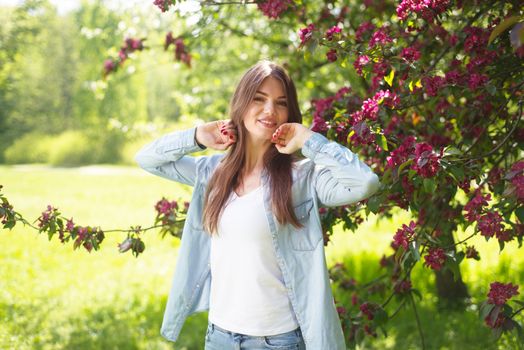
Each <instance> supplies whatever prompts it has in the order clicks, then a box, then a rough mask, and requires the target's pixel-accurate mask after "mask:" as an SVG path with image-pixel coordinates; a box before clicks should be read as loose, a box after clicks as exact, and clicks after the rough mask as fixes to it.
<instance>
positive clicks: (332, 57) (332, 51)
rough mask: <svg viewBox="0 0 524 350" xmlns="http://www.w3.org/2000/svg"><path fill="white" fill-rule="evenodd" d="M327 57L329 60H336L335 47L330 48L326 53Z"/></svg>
mask: <svg viewBox="0 0 524 350" xmlns="http://www.w3.org/2000/svg"><path fill="white" fill-rule="evenodd" d="M326 58H327V60H328V61H329V62H335V61H336V60H337V58H338V57H337V50H335V49H330V50H329V51H328V52H327V53H326Z"/></svg>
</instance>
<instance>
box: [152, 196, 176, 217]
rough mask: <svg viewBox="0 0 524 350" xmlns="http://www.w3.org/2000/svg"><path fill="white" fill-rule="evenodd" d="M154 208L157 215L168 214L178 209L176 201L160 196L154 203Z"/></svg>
mask: <svg viewBox="0 0 524 350" xmlns="http://www.w3.org/2000/svg"><path fill="white" fill-rule="evenodd" d="M155 209H156V211H157V213H158V214H159V215H160V214H163V215H170V214H173V213H174V212H175V211H176V210H177V209H178V203H177V202H176V201H169V200H167V199H166V198H162V199H161V200H159V201H158V202H157V203H156V204H155Z"/></svg>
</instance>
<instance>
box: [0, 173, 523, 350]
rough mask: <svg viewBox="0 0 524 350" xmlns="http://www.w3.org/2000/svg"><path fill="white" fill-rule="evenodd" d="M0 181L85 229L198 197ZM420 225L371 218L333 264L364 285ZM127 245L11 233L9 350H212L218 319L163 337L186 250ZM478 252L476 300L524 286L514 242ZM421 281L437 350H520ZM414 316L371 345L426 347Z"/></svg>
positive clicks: (149, 184) (158, 242)
mask: <svg viewBox="0 0 524 350" xmlns="http://www.w3.org/2000/svg"><path fill="white" fill-rule="evenodd" d="M0 184H2V185H4V189H3V193H4V194H5V195H6V196H7V198H8V199H9V200H10V202H11V203H12V204H13V205H14V207H15V209H16V210H17V211H19V212H20V213H22V214H23V215H24V216H25V217H26V218H27V219H29V220H35V219H36V218H37V217H38V216H39V215H40V213H41V212H42V211H43V210H44V209H45V208H46V206H47V205H48V204H51V205H53V206H55V207H58V208H59V209H60V211H61V212H62V213H63V214H64V215H65V216H66V217H73V218H74V221H75V222H76V223H79V224H82V225H96V226H101V227H102V228H104V229H106V230H108V229H113V228H127V227H129V226H130V225H142V226H144V227H145V226H148V225H150V224H152V222H153V219H154V209H153V205H154V204H155V203H156V201H157V200H158V199H160V198H161V197H162V196H166V197H168V198H170V199H177V198H182V199H185V200H188V199H189V195H190V193H191V192H190V191H191V189H190V188H189V187H186V186H182V185H178V184H176V183H174V182H169V181H166V180H163V179H161V178H158V177H155V176H151V175H148V174H147V173H145V172H144V171H142V170H140V169H138V168H136V167H113V166H103V167H84V168H74V169H60V168H57V169H53V168H48V167H39V166H20V167H6V166H0ZM408 221H409V217H408V216H407V215H406V214H405V213H400V214H399V215H398V216H396V217H395V218H394V219H393V220H391V221H388V222H382V223H379V224H376V223H375V220H374V218H370V219H369V220H368V221H367V222H366V223H365V224H364V225H363V226H362V228H361V229H360V230H359V231H358V232H357V233H355V234H352V233H343V232H337V234H336V235H335V236H334V237H333V241H332V243H331V244H330V245H328V247H327V249H326V251H327V259H328V263H329V264H332V263H334V262H337V261H344V262H345V263H346V264H347V266H348V267H349V268H350V271H351V273H352V274H353V275H354V278H355V279H356V280H357V281H363V282H364V281H367V280H369V279H370V278H372V276H374V275H376V274H377V271H378V259H379V258H380V256H382V253H383V252H385V251H387V246H388V245H389V243H390V241H391V237H392V235H393V234H394V232H395V231H396V229H397V227H399V226H400V225H401V224H402V223H406V222H408ZM465 234H467V233H465ZM459 236H460V237H462V235H459ZM123 238H124V234H123V233H108V234H107V238H106V241H105V242H104V243H103V245H102V249H101V250H100V251H98V252H92V253H90V254H89V253H87V252H86V251H84V250H78V251H73V249H72V245H71V244H68V245H62V244H61V243H59V242H58V240H56V239H55V240H53V241H51V242H49V241H48V240H47V237H45V236H43V235H38V234H37V233H36V232H35V231H34V230H32V229H30V228H24V227H23V226H16V227H15V229H14V230H12V231H4V230H2V231H0V247H1V250H0V320H1V321H0V349H4V348H5V349H17V350H18V349H46V350H47V349H195V350H198V349H202V348H203V339H204V333H205V327H206V323H207V315H206V314H199V315H197V316H194V317H192V318H190V319H189V320H188V322H186V325H185V326H184V329H183V330H182V335H181V338H180V341H179V342H177V343H176V344H172V343H170V342H167V341H165V340H163V338H162V337H161V336H160V334H159V328H160V324H161V321H162V314H163V309H164V306H165V302H166V296H167V293H168V291H169V288H170V284H171V277H172V274H173V271H174V265H175V260H176V252H177V246H178V242H177V241H176V240H175V239H171V238H166V239H164V240H162V239H161V238H160V237H159V236H158V234H156V233H154V232H149V233H148V234H146V235H145V237H144V240H145V243H146V251H145V252H144V254H143V255H142V256H140V257H139V258H134V257H133V256H132V255H131V254H130V253H126V254H119V253H118V250H117V243H118V242H120V241H121V240H122V239H123ZM476 245H477V247H478V250H479V251H480V255H481V257H482V260H481V261H479V262H476V261H469V260H468V261H467V262H466V263H464V264H462V272H463V275H464V280H465V281H466V283H467V284H468V287H469V288H470V292H471V294H472V302H473V303H477V302H478V301H479V300H481V299H484V298H485V295H486V293H487V288H488V287H489V282H491V281H493V280H499V281H502V282H510V281H511V282H513V283H517V284H519V285H520V286H521V287H522V286H524V254H522V249H521V250H519V249H517V247H516V245H514V244H511V245H509V246H508V248H507V249H506V250H504V251H503V252H502V254H500V256H499V253H498V246H497V244H496V242H487V243H486V242H484V241H483V240H480V239H479V240H478V242H476ZM414 274H415V277H416V278H414V283H415V287H416V288H418V289H420V290H421V291H422V292H423V294H424V300H423V301H422V302H421V303H420V305H419V309H418V312H419V315H420V316H421V323H422V326H423V327H424V331H425V337H426V343H427V345H428V349H480V348H483V349H513V348H515V349H517V348H518V347H517V345H516V344H514V343H513V344H512V343H511V341H512V339H510V338H506V339H504V341H503V342H501V343H498V344H494V343H493V342H492V341H491V339H490V337H489V332H488V329H487V328H486V327H484V326H483V325H482V322H481V321H480V320H479V319H478V317H477V311H476V310H475V306H474V305H473V306H472V307H471V308H470V311H469V312H467V313H465V314H453V313H449V312H440V311H439V310H438V309H436V307H435V306H434V305H435V294H434V292H433V288H432V283H433V274H432V273H431V272H430V271H429V270H427V269H425V268H422V267H419V268H417V269H415V271H414ZM520 292H521V293H523V291H522V288H521V290H520ZM341 298H343V297H341ZM412 315H413V313H412V311H411V310H410V309H406V310H404V311H402V312H401V313H400V314H399V315H398V316H397V318H396V319H395V321H394V322H393V323H394V327H393V325H391V326H390V328H389V330H388V331H389V336H388V338H379V339H377V340H375V341H374V342H373V343H369V344H367V345H366V346H365V347H364V348H365V349H418V348H420V343H419V339H418V335H417V331H416V325H415V322H414V318H413V316H412Z"/></svg>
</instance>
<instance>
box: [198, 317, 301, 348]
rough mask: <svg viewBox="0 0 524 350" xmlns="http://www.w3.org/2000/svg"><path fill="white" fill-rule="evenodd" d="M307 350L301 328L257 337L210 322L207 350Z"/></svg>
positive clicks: (207, 334)
mask: <svg viewBox="0 0 524 350" xmlns="http://www.w3.org/2000/svg"><path fill="white" fill-rule="evenodd" d="M267 349H274V350H305V349H306V345H305V344H304V339H302V332H301V331H300V328H297V329H295V330H294V331H290V332H287V333H282V334H277V335H270V336H265V337H257V336H251V335H245V334H239V333H234V332H230V331H228V330H225V329H222V328H220V327H218V326H215V325H214V324H213V323H211V322H209V325H208V326H207V333H206V347H205V350H267Z"/></svg>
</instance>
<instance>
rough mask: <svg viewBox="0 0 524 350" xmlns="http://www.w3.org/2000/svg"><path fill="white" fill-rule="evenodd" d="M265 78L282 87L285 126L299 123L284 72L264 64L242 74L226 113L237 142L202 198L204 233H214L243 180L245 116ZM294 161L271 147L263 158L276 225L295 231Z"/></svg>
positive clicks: (292, 86)
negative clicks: (225, 208)
mask: <svg viewBox="0 0 524 350" xmlns="http://www.w3.org/2000/svg"><path fill="white" fill-rule="evenodd" d="M267 77H274V78H276V79H278V80H279V81H280V82H281V83H282V86H283V88H284V90H285V92H286V97H287V105H288V122H289V123H302V114H301V113H300V109H299V107H298V100H297V91H296V88H295V84H294V83H293V80H291V78H290V77H289V75H288V74H287V72H286V71H285V70H284V68H282V67H281V66H279V65H277V64H275V63H273V62H271V61H267V60H264V61H260V62H258V63H257V64H255V65H254V66H253V67H251V68H250V69H249V70H248V71H247V72H246V73H245V74H244V76H243V77H242V78H241V79H240V83H239V84H238V86H237V88H236V90H235V93H234V94H233V98H232V99H231V103H230V112H229V115H230V119H231V121H232V122H233V124H234V125H235V126H236V129H237V141H236V142H235V143H234V144H233V145H231V147H230V149H229V151H228V152H227V154H226V155H225V157H224V158H223V159H222V161H221V163H220V164H219V165H218V167H217V169H216V170H215V172H214V174H213V175H212V177H211V179H210V181H209V183H208V186H207V190H206V194H205V199H204V217H203V223H204V228H205V229H206V231H207V232H210V233H211V234H213V233H215V232H217V228H218V219H219V217H220V214H221V212H222V210H223V208H224V206H225V205H226V202H227V200H228V199H229V196H230V195H231V191H233V189H235V188H236V187H237V186H238V185H239V184H240V182H241V180H242V179H241V176H242V169H243V167H244V165H245V158H246V152H245V150H246V145H247V133H248V131H247V129H246V127H245V126H244V115H245V114H246V111H247V110H248V107H249V105H250V103H251V101H252V100H253V98H254V96H255V93H256V91H257V89H258V88H259V86H260V84H262V82H263V81H264V79H266V78H267ZM294 160H295V159H294V157H293V155H289V154H283V153H280V152H278V150H277V149H276V147H275V146H274V145H272V146H271V147H270V148H269V149H268V150H267V151H266V153H265V154H264V170H265V171H266V172H267V175H268V177H269V185H270V188H271V201H272V203H271V204H272V209H273V213H274V214H275V216H276V218H277V220H278V222H279V223H280V224H286V223H290V224H292V225H294V226H295V227H300V226H301V225H300V223H299V222H298V220H297V217H296V215H295V212H294V211H293V204H292V203H291V185H292V174H291V169H292V166H293V161H294ZM277 179H278V180H277Z"/></svg>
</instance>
